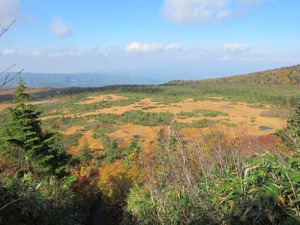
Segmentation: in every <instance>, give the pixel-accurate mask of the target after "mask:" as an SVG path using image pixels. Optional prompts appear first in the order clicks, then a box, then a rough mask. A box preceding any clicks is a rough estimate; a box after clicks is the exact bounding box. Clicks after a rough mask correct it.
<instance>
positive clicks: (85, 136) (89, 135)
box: [68, 126, 103, 155]
mask: <svg viewBox="0 0 300 225" xmlns="http://www.w3.org/2000/svg"><path fill="white" fill-rule="evenodd" d="M76 127H77V128H78V127H80V126H74V127H73V129H75V128H76ZM75 130H76V129H75ZM75 132H76V131H75ZM75 132H74V133H75ZM93 135H94V131H93V130H89V131H84V132H82V137H81V138H80V139H79V141H78V145H77V146H74V147H72V148H71V149H69V150H68V153H69V154H73V155H77V154H78V151H79V149H80V147H81V146H82V145H83V143H84V142H85V141H87V143H88V144H89V146H90V148H91V149H92V151H95V150H99V149H103V145H102V143H101V140H100V138H94V137H93Z"/></svg>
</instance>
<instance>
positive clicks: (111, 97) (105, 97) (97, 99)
mask: <svg viewBox="0 0 300 225" xmlns="http://www.w3.org/2000/svg"><path fill="white" fill-rule="evenodd" d="M122 99H125V97H124V96H120V95H115V94H109V95H100V96H90V97H88V98H87V100H84V101H81V102H78V104H83V105H87V104H93V103H96V102H102V101H116V100H122Z"/></svg>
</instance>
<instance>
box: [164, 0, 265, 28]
mask: <svg viewBox="0 0 300 225" xmlns="http://www.w3.org/2000/svg"><path fill="white" fill-rule="evenodd" d="M263 1H269V0H165V1H164V4H163V8H162V11H163V14H164V15H165V17H166V18H167V19H168V20H170V21H171V22H173V23H175V24H178V25H187V24H209V23H216V22H222V21H225V20H227V19H228V18H230V17H233V16H237V15H240V14H241V13H242V14H245V13H246V12H247V11H248V9H249V8H251V7H252V6H253V5H255V4H259V3H261V2H263Z"/></svg>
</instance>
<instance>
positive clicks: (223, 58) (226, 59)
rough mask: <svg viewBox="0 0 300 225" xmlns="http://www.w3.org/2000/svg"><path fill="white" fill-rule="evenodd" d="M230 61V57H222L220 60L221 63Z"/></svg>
mask: <svg viewBox="0 0 300 225" xmlns="http://www.w3.org/2000/svg"><path fill="white" fill-rule="evenodd" d="M230 59H231V57H230V56H228V55H227V56H223V57H222V58H221V60H222V61H228V60H230Z"/></svg>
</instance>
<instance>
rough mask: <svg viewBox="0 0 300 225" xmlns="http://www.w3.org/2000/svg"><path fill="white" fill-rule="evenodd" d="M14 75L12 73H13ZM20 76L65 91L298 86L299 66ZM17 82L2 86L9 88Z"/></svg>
mask: <svg viewBox="0 0 300 225" xmlns="http://www.w3.org/2000/svg"><path fill="white" fill-rule="evenodd" d="M12 75H13V74H12ZM22 77H23V79H24V81H25V83H26V86H27V87H29V88H45V87H49V88H67V87H103V86H109V85H139V84H143V85H149V84H163V83H165V82H167V83H166V84H185V83H197V82H214V83H248V84H257V85H268V86H277V85H292V86H300V65H295V66H290V67H283V68H279V69H273V70H266V71H260V72H255V73H249V74H246V75H237V76H229V77H222V78H210V79H205V80H173V81H170V82H168V81H169V80H170V77H165V76H159V75H153V76H151V75H144V76H142V77H141V76H139V74H132V75H121V74H110V73H75V74H68V73H22ZM15 85H16V79H15V80H13V81H12V82H10V83H9V84H7V85H6V86H5V88H12V87H15Z"/></svg>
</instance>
